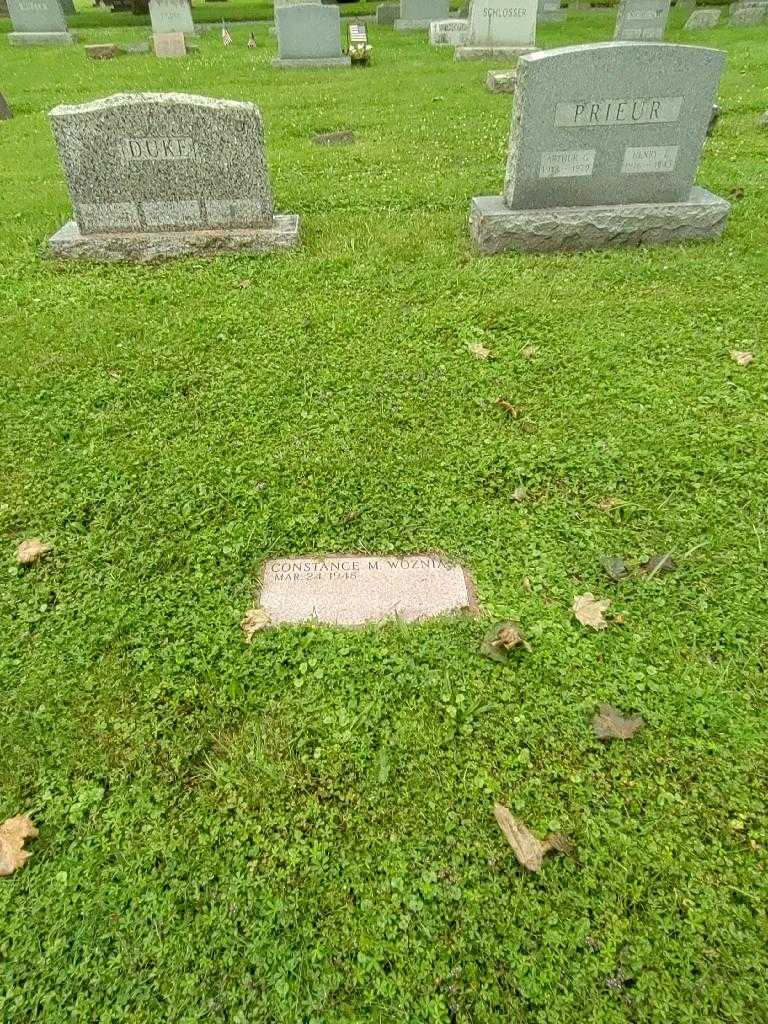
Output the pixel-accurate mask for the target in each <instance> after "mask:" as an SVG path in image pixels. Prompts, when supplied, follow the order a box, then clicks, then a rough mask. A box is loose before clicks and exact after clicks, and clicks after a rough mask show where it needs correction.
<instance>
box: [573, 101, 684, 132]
mask: <svg viewBox="0 0 768 1024" xmlns="http://www.w3.org/2000/svg"><path fill="white" fill-rule="evenodd" d="M682 106H683V97H682V96H658V97H656V96H644V97H642V98H640V99H623V100H619V99H610V100H592V101H587V100H584V102H581V103H558V104H557V106H556V107H555V127H556V128H598V127H606V126H608V127H610V126H619V127H622V126H626V125H633V124H671V123H672V122H674V121H677V120H679V118H680V111H681V109H682Z"/></svg>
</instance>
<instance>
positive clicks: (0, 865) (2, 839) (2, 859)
mask: <svg viewBox="0 0 768 1024" xmlns="http://www.w3.org/2000/svg"><path fill="white" fill-rule="evenodd" d="M37 834H38V833H37V829H36V828H35V826H34V825H33V824H32V819H31V818H30V817H28V815H26V814H19V815H17V816H16V817H15V818H7V819H6V820H5V821H4V822H3V823H2V825H0V876H2V877H5V876H7V875H12V874H13V873H14V871H18V869H19V868H22V867H24V865H25V864H26V862H27V861H28V860H29V858H30V856H31V854H30V853H28V852H27V850H25V849H24V841H25V840H26V839H34V838H35V836H36V835H37Z"/></svg>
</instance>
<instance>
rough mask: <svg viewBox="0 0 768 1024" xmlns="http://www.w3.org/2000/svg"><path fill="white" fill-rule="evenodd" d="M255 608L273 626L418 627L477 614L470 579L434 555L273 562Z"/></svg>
mask: <svg viewBox="0 0 768 1024" xmlns="http://www.w3.org/2000/svg"><path fill="white" fill-rule="evenodd" d="M259 604H260V608H261V610H262V611H263V612H264V613H265V615H266V616H267V618H268V624H269V625H272V626H279V625H283V624H287V623H307V622H318V623H325V624H326V625H331V626H362V625H365V624H366V623H370V622H381V621H386V620H392V619H399V620H400V621H403V622H417V621H419V620H422V619H430V618H433V617H434V616H436V615H445V614H447V613H449V612H459V611H468V612H475V611H477V601H476V599H475V593H474V587H473V584H472V580H471V579H470V577H469V575H468V574H467V573H466V572H465V570H464V569H463V568H462V567H461V566H460V565H456V564H455V563H452V562H448V561H446V560H445V559H443V558H442V557H440V556H439V555H406V556H404V557H401V556H398V555H327V556H326V557H324V558H314V557H308V558H275V559H273V560H272V561H270V562H267V564H266V565H265V566H264V571H263V578H262V585H261V594H260V598H259Z"/></svg>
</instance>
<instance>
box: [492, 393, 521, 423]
mask: <svg viewBox="0 0 768 1024" xmlns="http://www.w3.org/2000/svg"><path fill="white" fill-rule="evenodd" d="M496 405H498V406H499V408H501V409H503V410H504V412H505V413H506V414H507V416H511V417H512V419H513V420H516V419H519V417H520V414H521V413H522V411H523V410H522V409H521V408H520V406H519V405H512V403H511V402H508V401H507V400H506V398H497V399H496Z"/></svg>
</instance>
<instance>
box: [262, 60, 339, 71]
mask: <svg viewBox="0 0 768 1024" xmlns="http://www.w3.org/2000/svg"><path fill="white" fill-rule="evenodd" d="M351 66H352V60H351V59H350V58H349V57H300V58H287V57H275V59H274V60H273V61H272V67H273V68H283V69H286V70H289V69H291V68H349V67H351Z"/></svg>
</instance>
